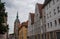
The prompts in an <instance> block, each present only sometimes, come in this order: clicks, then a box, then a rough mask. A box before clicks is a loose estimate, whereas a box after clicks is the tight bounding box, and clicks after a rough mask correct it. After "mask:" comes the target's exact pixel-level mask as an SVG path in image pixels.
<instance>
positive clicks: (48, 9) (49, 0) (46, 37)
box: [28, 0, 60, 39]
mask: <svg viewBox="0 0 60 39" xmlns="http://www.w3.org/2000/svg"><path fill="white" fill-rule="evenodd" d="M31 19H34V20H33V21H34V23H33V25H32V24H31V23H32V22H33V21H32V20H31ZM28 21H29V22H28V38H29V39H60V0H45V2H44V4H39V3H37V4H36V6H35V15H34V18H31V15H29V20H28Z"/></svg>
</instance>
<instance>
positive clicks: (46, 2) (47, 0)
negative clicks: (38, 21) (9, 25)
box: [43, 0, 51, 8]
mask: <svg viewBox="0 0 60 39" xmlns="http://www.w3.org/2000/svg"><path fill="white" fill-rule="evenodd" d="M50 1H51V0H45V2H44V6H46V5H47V4H48V3H49V2H50ZM44 6H43V8H44Z"/></svg>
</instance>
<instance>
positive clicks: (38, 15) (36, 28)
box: [34, 3, 43, 39]
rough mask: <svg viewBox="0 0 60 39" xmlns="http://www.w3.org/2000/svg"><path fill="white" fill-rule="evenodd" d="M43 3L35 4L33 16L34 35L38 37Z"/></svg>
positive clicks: (38, 38)
mask: <svg viewBox="0 0 60 39" xmlns="http://www.w3.org/2000/svg"><path fill="white" fill-rule="evenodd" d="M42 6H43V4H39V3H37V4H36V6H35V17H34V37H35V39H40V34H41V29H40V28H41V26H42V10H41V8H42Z"/></svg>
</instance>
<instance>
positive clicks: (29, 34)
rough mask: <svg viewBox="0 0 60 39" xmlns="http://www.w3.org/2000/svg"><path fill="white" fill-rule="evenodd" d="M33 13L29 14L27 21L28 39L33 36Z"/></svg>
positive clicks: (31, 38)
mask: <svg viewBox="0 0 60 39" xmlns="http://www.w3.org/2000/svg"><path fill="white" fill-rule="evenodd" d="M33 26H34V13H30V14H29V19H28V35H27V36H28V39H33V38H34V37H33V34H34V32H33V31H34V30H33V29H34V28H33Z"/></svg>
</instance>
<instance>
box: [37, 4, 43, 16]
mask: <svg viewBox="0 0 60 39" xmlns="http://www.w3.org/2000/svg"><path fill="white" fill-rule="evenodd" d="M37 6H38V10H39V13H40V17H42V7H43V4H39V3H37Z"/></svg>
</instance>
